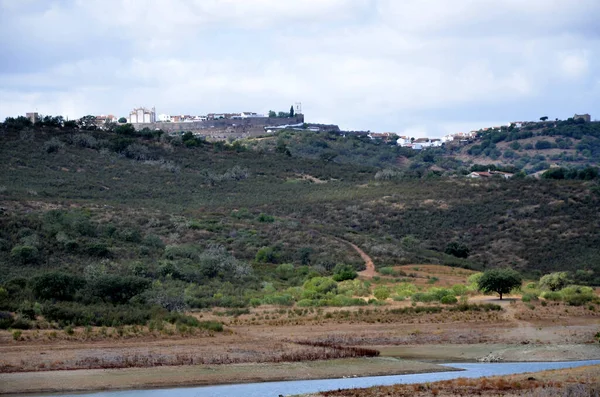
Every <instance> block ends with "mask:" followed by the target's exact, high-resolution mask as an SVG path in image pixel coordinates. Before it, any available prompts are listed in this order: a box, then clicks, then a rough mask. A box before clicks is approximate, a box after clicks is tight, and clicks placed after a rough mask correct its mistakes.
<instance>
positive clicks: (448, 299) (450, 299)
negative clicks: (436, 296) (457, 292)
mask: <svg viewBox="0 0 600 397" xmlns="http://www.w3.org/2000/svg"><path fill="white" fill-rule="evenodd" d="M440 302H441V303H443V304H444V305H454V304H456V303H458V299H456V297H455V296H452V295H445V296H443V297H442V299H440Z"/></svg>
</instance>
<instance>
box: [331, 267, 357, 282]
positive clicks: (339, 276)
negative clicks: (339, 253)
mask: <svg viewBox="0 0 600 397" xmlns="http://www.w3.org/2000/svg"><path fill="white" fill-rule="evenodd" d="M333 273H334V274H333V279H334V280H335V281H338V282H340V281H345V280H354V279H355V278H357V277H358V273H357V272H356V270H355V269H354V268H353V267H352V266H350V265H343V264H338V265H336V266H335V268H334V269H333Z"/></svg>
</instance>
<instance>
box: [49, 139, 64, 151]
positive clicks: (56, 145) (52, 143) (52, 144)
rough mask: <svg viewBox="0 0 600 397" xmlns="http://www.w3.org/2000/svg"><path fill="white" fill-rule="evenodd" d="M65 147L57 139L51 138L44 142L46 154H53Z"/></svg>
mask: <svg viewBox="0 0 600 397" xmlns="http://www.w3.org/2000/svg"><path fill="white" fill-rule="evenodd" d="M63 147H65V144H64V143H63V142H62V141H61V140H60V139H58V138H56V137H53V138H50V139H49V140H47V141H46V142H44V151H45V152H46V153H55V152H58V151H59V150H60V149H62V148H63Z"/></svg>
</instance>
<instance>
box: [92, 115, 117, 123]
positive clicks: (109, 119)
mask: <svg viewBox="0 0 600 397" xmlns="http://www.w3.org/2000/svg"><path fill="white" fill-rule="evenodd" d="M117 120H118V119H117V118H116V117H115V116H113V115H112V114H109V115H108V116H105V115H103V114H102V115H100V116H96V125H100V124H106V123H116V122H117Z"/></svg>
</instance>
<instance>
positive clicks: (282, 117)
mask: <svg viewBox="0 0 600 397" xmlns="http://www.w3.org/2000/svg"><path fill="white" fill-rule="evenodd" d="M288 116H289V114H288V113H286V112H279V113H277V117H279V118H280V119H285V118H286V117H288Z"/></svg>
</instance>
